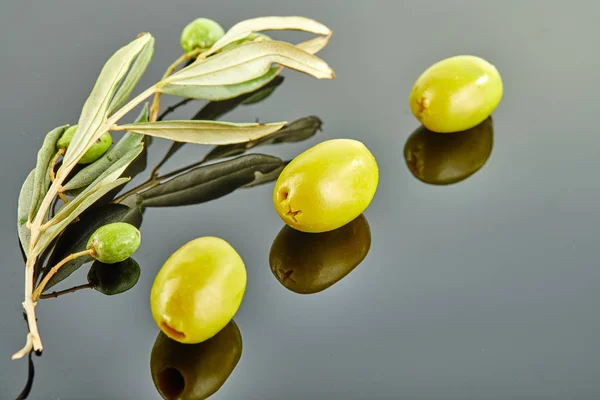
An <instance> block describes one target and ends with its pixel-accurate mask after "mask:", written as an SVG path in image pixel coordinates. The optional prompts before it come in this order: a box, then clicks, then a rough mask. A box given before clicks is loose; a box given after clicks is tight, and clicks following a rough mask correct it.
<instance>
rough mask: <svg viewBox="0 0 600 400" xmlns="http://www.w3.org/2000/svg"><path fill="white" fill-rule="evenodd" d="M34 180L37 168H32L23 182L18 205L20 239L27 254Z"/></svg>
mask: <svg viewBox="0 0 600 400" xmlns="http://www.w3.org/2000/svg"><path fill="white" fill-rule="evenodd" d="M34 182H35V169H32V170H31V172H30V173H29V175H27V178H26V179H25V182H23V186H21V192H20V193H19V203H18V206H17V230H18V232H19V241H20V242H21V246H22V249H23V252H25V254H26V255H28V254H29V239H30V238H31V231H30V230H29V227H28V226H27V221H29V210H30V209H31V202H32V200H33V196H32V195H31V193H32V192H33V185H34Z"/></svg>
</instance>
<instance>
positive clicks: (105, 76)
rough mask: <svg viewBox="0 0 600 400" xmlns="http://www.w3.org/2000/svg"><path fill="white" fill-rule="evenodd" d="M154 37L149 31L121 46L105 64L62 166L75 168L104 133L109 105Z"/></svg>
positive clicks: (84, 108) (85, 105)
mask: <svg viewBox="0 0 600 400" xmlns="http://www.w3.org/2000/svg"><path fill="white" fill-rule="evenodd" d="M151 39H152V36H151V35H150V34H148V33H146V34H143V35H141V36H140V37H138V38H137V39H136V40H134V41H133V42H131V43H129V44H128V45H127V46H124V47H122V48H121V49H119V50H118V51H117V52H116V53H115V54H114V55H113V56H112V57H111V58H110V59H109V60H108V61H107V63H106V64H105V65H104V67H103V68H102V71H101V72H100V75H99V76H98V80H97V81H96V84H95V85H94V88H93V89H92V92H91V94H90V96H89V97H88V99H87V100H86V102H85V104H84V106H83V109H82V111H81V115H80V117H79V122H78V124H77V125H78V128H77V132H76V133H75V136H74V137H73V140H72V141H71V144H70V145H69V148H68V149H67V154H66V155H65V157H64V159H63V167H65V168H66V169H67V170H68V169H70V168H72V167H73V166H74V165H75V163H77V161H78V160H79V159H80V158H81V157H82V156H83V154H85V152H86V151H87V149H88V148H89V147H90V146H91V145H92V144H93V143H94V142H95V141H96V140H97V139H98V138H99V137H100V136H101V135H102V134H104V132H100V131H101V130H102V129H101V128H102V125H103V122H105V120H106V117H107V115H108V107H109V105H110V102H111V100H112V98H113V96H114V94H115V91H116V90H117V87H118V86H119V83H121V81H122V80H123V77H124V76H125V74H126V73H127V70H128V69H129V66H130V65H131V63H132V62H133V60H134V59H135V58H136V56H137V55H138V54H139V53H140V51H142V49H143V48H144V46H145V45H146V44H147V43H148V42H149V41H150V40H151Z"/></svg>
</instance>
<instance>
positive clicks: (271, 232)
mask: <svg viewBox="0 0 600 400" xmlns="http://www.w3.org/2000/svg"><path fill="white" fill-rule="evenodd" d="M32 3H33V4H32ZM599 13H600V2H595V1H592V0H590V1H579V2H576V1H574V2H566V1H542V0H539V1H517V0H515V1H507V0H505V1H501V2H500V1H494V2H492V1H442V0H439V1H410V2H409V1H369V2H367V1H325V0H319V1H313V0H302V1H281V0H253V1H223V0H220V1H200V0H194V1H182V0H170V1H156V0H151V1H150V0H136V1H123V0H119V1H116V0H104V1H101V2H98V1H95V2H91V1H75V0H71V1H68V0H60V1H56V0H53V1H36V2H31V1H10V2H9V1H3V2H2V5H1V6H0V51H1V54H2V57H1V61H0V65H1V67H0V71H1V72H2V73H1V75H0V87H1V88H2V92H1V98H2V100H1V108H0V121H1V122H2V146H1V147H0V160H1V163H2V164H1V165H2V169H3V171H4V172H3V174H2V175H3V178H2V191H1V195H0V201H1V203H0V204H1V205H2V208H1V209H0V227H1V229H0V246H1V254H2V268H1V269H0V282H1V291H0V338H1V340H0V399H3V400H4V399H11V398H14V397H15V396H16V395H17V393H18V392H19V391H20V390H21V388H22V386H23V385H24V383H25V378H26V363H25V362H24V361H14V362H11V361H10V360H9V358H10V355H11V354H12V353H13V352H14V351H15V350H17V349H18V348H20V347H21V346H22V345H23V341H24V337H25V324H24V322H23V320H22V317H21V311H22V309H21V301H22V296H23V293H22V292H23V275H24V274H23V267H22V261H21V256H20V254H19V249H18V247H17V241H16V231H15V215H16V201H17V196H18V191H19V188H20V186H21V183H22V181H23V180H24V178H25V177H26V174H27V172H28V171H29V170H30V169H31V168H32V166H33V165H34V162H35V153H36V152H37V149H38V148H39V146H40V144H41V140H42V137H43V135H44V134H45V133H46V132H47V131H49V130H50V129H52V128H54V127H55V126H58V125H62V124H65V123H74V122H75V121H76V120H77V118H78V115H79V112H80V109H81V106H82V104H83V102H84V101H85V99H86V97H87V95H88V94H89V91H90V89H91V86H92V84H93V82H94V81H95V79H96V76H97V74H98V72H99V70H100V68H101V67H102V65H103V64H104V62H105V61H106V60H107V59H108V57H109V56H110V55H111V54H112V53H113V52H114V51H115V50H116V49H117V48H119V47H120V46H122V45H124V44H125V43H127V42H128V41H129V40H131V39H132V38H133V37H134V36H135V35H136V34H137V33H138V32H141V31H150V32H152V33H153V34H154V36H155V37H156V55H155V58H154V61H153V63H152V65H151V66H150V68H149V70H148V72H147V74H146V76H145V77H144V78H143V81H142V82H141V84H140V87H139V89H140V90H141V89H143V88H145V87H147V86H149V85H150V84H152V83H154V82H155V81H156V80H157V79H159V78H160V75H161V74H162V72H163V71H164V69H165V68H166V67H167V65H168V64H169V63H170V62H171V61H172V60H174V59H175V58H176V57H178V56H179V54H180V49H179V46H178V39H179V33H180V31H181V28H182V27H183V26H184V25H185V24H186V23H187V22H188V21H190V20H191V19H192V18H194V17H197V16H206V17H210V18H213V19H215V20H217V21H219V22H220V23H221V24H223V26H225V27H229V26H231V25H233V24H234V23H235V22H238V21H239V20H242V19H245V18H249V17H255V16H262V15H293V14H298V15H304V16H309V17H314V18H316V19H318V20H319V21H321V22H323V23H325V24H326V25H328V26H329V27H330V28H331V29H332V30H333V31H334V36H333V39H332V41H331V43H330V45H329V47H328V48H327V49H326V50H325V51H323V53H322V54H321V55H322V57H323V58H325V59H326V60H327V61H328V62H329V63H330V64H331V66H332V67H333V68H334V69H335V71H336V73H337V79H335V80H334V81H318V80H315V79H311V78H309V77H306V76H303V75H301V74H298V73H294V72H289V71H288V72H286V73H285V75H286V78H287V79H286V81H285V83H284V84H283V85H282V86H281V87H280V88H279V89H278V90H277V92H276V94H275V95H273V96H272V97H271V98H269V99H268V100H267V101H265V102H263V103H261V104H260V105H257V106H254V107H244V108H241V109H239V110H238V111H236V112H235V113H233V114H231V115H230V116H229V117H228V118H227V119H228V120H231V121H238V122H241V121H253V120H254V119H255V118H257V117H258V118H260V119H261V120H262V121H274V120H294V119H297V118H300V117H303V116H306V115H311V114H314V115H318V116H319V117H321V118H322V119H323V121H324V123H325V130H324V132H323V133H321V134H319V135H317V136H316V137H315V138H313V139H311V140H310V141H307V142H302V143H299V144H296V145H286V146H276V147H270V148H266V149H262V151H264V152H269V153H270V154H273V155H277V156H281V157H284V158H289V157H293V156H294V155H296V154H298V153H299V152H301V151H303V150H304V149H306V148H308V147H310V146H312V145H314V144H315V143H317V142H319V141H322V140H325V139H330V138H338V137H347V138H356V139H359V140H361V141H363V142H364V143H365V144H366V145H367V146H368V147H369V148H370V149H371V151H372V152H373V154H374V155H375V157H376V158H377V160H378V163H379V166H380V171H381V179H380V186H379V189H378V193H377V195H376V197H375V199H374V201H373V202H372V204H371V206H370V208H369V209H368V211H367V212H366V213H365V215H366V217H367V219H368V221H369V224H370V226H371V230H372V235H373V243H372V247H371V251H370V253H369V255H368V257H367V259H366V260H365V262H364V263H363V264H362V265H360V266H359V267H358V268H356V269H355V270H354V271H353V272H352V273H351V274H350V275H349V276H347V277H346V278H345V279H343V280H342V281H340V282H338V283H337V284H336V285H334V286H333V287H331V288H329V289H327V290H325V291H324V292H322V293H319V294H316V295H312V296H300V295H296V294H294V293H292V292H289V291H288V290H286V289H285V288H284V287H282V286H281V285H280V284H279V283H278V282H277V280H275V279H274V277H273V276H272V274H271V272H270V270H269V267H268V253H269V248H270V246H271V243H272V240H273V239H274V237H275V236H276V235H277V233H278V232H279V230H280V229H281V227H282V222H281V221H280V220H279V218H278V217H277V215H276V214H275V212H274V211H273V209H272V204H271V200H270V194H271V190H272V188H271V186H270V185H267V186H263V187H258V188H254V189H251V190H244V191H238V192H236V193H234V194H231V195H229V196H226V197H224V198H222V199H219V200H217V201H214V202H210V203H207V204H203V205H199V206H191V207H182V208H172V209H161V210H156V209H153V210H149V211H148V212H147V214H146V218H145V221H144V224H143V227H142V232H143V235H144V241H143V244H142V247H141V248H140V250H139V252H138V254H137V256H136V259H137V260H138V261H139V263H140V265H141V266H142V270H143V272H142V278H141V280H140V282H139V283H138V285H137V286H136V287H135V288H134V289H133V290H131V291H129V292H127V293H125V294H123V295H120V296H114V297H110V298H107V297H104V296H102V295H100V294H98V293H95V292H92V291H88V292H80V293H76V294H73V295H70V296H66V297H63V298H59V299H56V300H48V301H43V302H42V303H41V304H40V305H39V306H38V308H37V310H38V317H39V323H40V329H41V334H42V338H43V340H44V345H45V352H44V355H43V357H41V358H37V359H35V361H36V379H35V383H34V389H33V393H32V396H31V398H32V399H61V400H85V399H94V400H95V399H98V400H99V399H158V398H159V395H158V393H157V392H156V390H155V388H154V386H153V384H152V381H151V377H150V372H149V357H150V350H151V348H152V344H153V342H154V339H155V337H156V334H157V328H156V326H155V325H154V322H153V320H152V317H151V314H150V309H149V306H148V297H149V291H150V286H151V284H152V281H153V277H154V274H155V273H156V271H157V270H158V269H159V268H160V266H161V265H162V262H163V261H164V259H166V257H167V256H168V255H169V254H170V253H171V252H172V251H174V250H175V249H177V248H178V247H179V246H180V245H182V244H183V243H185V242H187V241H188V240H190V239H192V238H195V237H198V236H204V235H216V236H221V237H223V238H225V239H227V240H228V241H229V242H230V243H231V244H232V245H233V246H234V247H235V248H236V249H238V251H239V252H240V254H241V255H242V257H243V258H244V260H245V262H246V265H247V269H248V275H249V277H248V287H247V292H246V296H245V298H244V302H243V304H242V306H241V309H240V310H239V312H238V315H237V316H236V317H235V320H236V322H237V324H238V325H239V327H240V330H241V333H242V336H243V341H244V349H243V355H242V358H241V361H240V363H239V364H238V366H237V368H236V369H235V371H234V372H233V374H232V375H231V377H230V379H229V380H228V381H227V382H226V384H225V385H224V386H223V388H222V389H221V390H220V391H219V392H218V393H217V394H215V396H214V397H213V398H215V399H284V398H285V399H307V398H314V399H398V398H402V399H423V400H428V399H432V400H433V399H463V400H465V399H486V400H487V399H598V398H600V381H598V373H599V371H600V339H599V338H600V322H599V316H598V304H599V300H600V291H599V290H598V287H599V284H600V269H599V268H598V263H597V254H598V252H597V249H598V235H597V232H598V230H597V226H598V223H599V222H600V213H598V211H597V209H598V195H599V194H600V183H599V181H598V177H597V170H598V168H599V166H600V164H599V158H598V152H599V150H600V139H598V122H597V121H598V110H599V105H600V102H599V101H598V82H599V81H598V71H599V70H600V55H599V53H598V37H599V35H600V28H599V27H598V25H597V18H598V15H599ZM274 36H276V35H274ZM278 37H281V36H278ZM286 38H291V36H289V37H287V36H286ZM300 38H303V37H302V36H301V35H298V36H294V39H300ZM462 53H471V54H476V55H479V56H482V57H484V58H486V59H488V60H489V61H491V62H492V63H494V64H495V65H496V66H497V68H498V69H499V70H500V72H501V74H502V77H503V79H504V85H505V95H504V98H503V100H502V103H501V104H500V106H499V108H498V109H497V111H496V112H495V113H494V118H495V145H494V149H493V153H492V156H491V158H490V159H489V161H488V163H487V164H486V165H485V166H484V168H483V169H482V170H481V171H479V172H478V173H477V174H475V175H474V176H472V177H471V178H470V179H468V180H466V181H464V182H461V183H459V184H456V185H453V186H448V187H435V186H430V185H425V184H423V183H421V182H419V181H418V180H416V179H415V178H414V177H413V176H412V175H411V174H410V172H409V170H408V169H407V167H406V165H405V162H404V160H403V157H402V149H403V146H404V142H405V141H406V139H407V138H408V136H409V135H410V133H411V132H412V131H413V130H414V129H415V128H416V127H417V126H418V124H417V121H416V120H415V119H414V118H413V117H412V115H411V113H410V110H409V108H408V95H409V93H410V89H411V87H412V84H413V82H414V80H415V79H416V78H417V76H418V75H419V74H420V73H421V72H422V71H423V70H424V69H425V68H426V67H427V66H429V65H430V64H431V63H433V62H435V61H437V60H439V59H441V58H444V57H448V56H451V55H456V54H462ZM168 101H173V100H171V99H169V100H168ZM199 107H200V103H199V102H195V103H192V104H190V105H189V106H188V107H186V108H184V109H181V110H180V111H178V112H177V114H175V115H174V116H173V118H177V117H179V118H189V117H191V115H193V113H195V111H197V109H198V108H199ZM168 145H169V143H167V142H166V141H156V142H155V144H154V145H153V147H152V149H151V154H150V157H151V161H153V162H156V161H157V160H158V159H159V158H160V156H161V155H162V154H163V152H164V151H165V149H166V148H167V146H168ZM205 151H206V149H205V148H201V147H194V146H188V148H186V149H185V150H183V151H182V152H181V154H180V155H179V157H178V158H177V159H176V160H174V161H172V162H171V163H169V165H167V167H166V168H165V169H164V170H165V171H168V170H170V169H171V168H173V167H175V166H181V165H185V164H187V163H189V162H192V161H195V160H197V159H198V158H199V155H200V154H203V153H204V152H205ZM145 177H146V175H142V176H140V177H138V180H137V181H141V180H142V179H144V178H145ZM85 273H86V271H83V270H82V271H80V272H79V273H78V274H76V275H74V276H73V278H72V279H71V280H70V284H77V283H82V282H83V281H84V279H85ZM70 284H67V283H65V285H63V286H62V287H63V288H64V287H68V286H71V285H70Z"/></svg>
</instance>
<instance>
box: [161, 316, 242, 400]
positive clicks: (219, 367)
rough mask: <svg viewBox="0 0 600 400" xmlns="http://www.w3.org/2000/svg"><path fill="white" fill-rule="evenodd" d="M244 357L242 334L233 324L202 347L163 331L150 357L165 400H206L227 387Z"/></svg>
mask: <svg viewBox="0 0 600 400" xmlns="http://www.w3.org/2000/svg"><path fill="white" fill-rule="evenodd" d="M241 356H242V335H241V334H240V331H239V329H238V327H237V325H236V324H235V322H233V321H231V322H230V323H229V324H227V325H226V326H225V328H223V329H222V330H221V331H220V332H219V333H217V334H216V335H215V336H214V337H212V338H211V339H209V340H207V341H206V342H204V343H198V344H181V343H179V342H176V341H174V340H173V339H170V338H169V337H167V336H166V335H165V334H164V333H162V332H161V333H159V334H158V337H157V338H156V341H155V342H154V347H153V348H152V354H151V356H150V372H151V373H152V381H153V382H154V386H156V389H157V390H158V392H159V393H160V395H161V396H162V398H163V399H165V400H203V399H206V398H208V397H209V396H212V395H213V394H214V393H216V392H217V391H218V390H219V389H220V388H221V386H223V384H224V383H225V381H226V380H227V378H229V376H230V375H231V373H232V372H233V370H234V368H235V367H236V365H237V363H238V361H239V360H240V357H241Z"/></svg>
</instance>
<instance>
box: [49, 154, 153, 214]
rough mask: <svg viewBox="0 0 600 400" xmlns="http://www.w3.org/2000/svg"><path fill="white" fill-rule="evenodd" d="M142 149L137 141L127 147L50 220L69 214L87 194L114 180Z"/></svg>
mask: <svg viewBox="0 0 600 400" xmlns="http://www.w3.org/2000/svg"><path fill="white" fill-rule="evenodd" d="M143 149H144V145H143V144H141V143H138V145H137V146H135V147H134V148H132V149H129V151H128V152H127V153H126V154H125V155H123V156H122V157H121V158H119V159H118V160H116V161H115V162H114V163H113V164H112V165H110V166H109V167H108V168H107V169H106V171H104V172H103V173H102V174H100V175H99V176H98V177H97V178H96V179H95V180H94V181H93V182H92V183H91V184H90V185H89V186H88V187H87V188H86V189H85V190H83V191H82V192H81V193H79V194H78V195H77V197H75V198H74V199H72V200H71V201H69V202H68V203H67V204H66V205H64V206H63V207H62V208H61V209H60V210H59V211H58V212H57V213H56V215H55V216H54V217H53V218H52V220H51V221H50V222H51V223H53V221H61V220H62V219H63V218H65V217H66V216H68V215H71V213H72V212H73V211H74V210H75V209H76V208H77V207H79V204H81V203H83V202H84V201H85V199H86V198H87V197H88V196H90V195H91V194H93V193H94V192H95V191H97V190H98V189H99V188H101V187H102V186H104V185H106V184H109V183H111V182H113V181H115V180H116V179H117V178H118V177H120V176H121V174H122V173H123V171H125V169H126V168H127V166H128V165H129V164H131V163H132V162H133V160H135V158H136V157H137V156H138V155H139V154H140V153H141V152H142V150H143Z"/></svg>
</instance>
